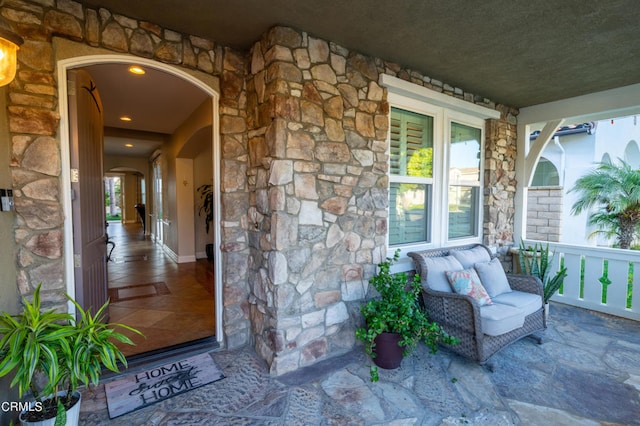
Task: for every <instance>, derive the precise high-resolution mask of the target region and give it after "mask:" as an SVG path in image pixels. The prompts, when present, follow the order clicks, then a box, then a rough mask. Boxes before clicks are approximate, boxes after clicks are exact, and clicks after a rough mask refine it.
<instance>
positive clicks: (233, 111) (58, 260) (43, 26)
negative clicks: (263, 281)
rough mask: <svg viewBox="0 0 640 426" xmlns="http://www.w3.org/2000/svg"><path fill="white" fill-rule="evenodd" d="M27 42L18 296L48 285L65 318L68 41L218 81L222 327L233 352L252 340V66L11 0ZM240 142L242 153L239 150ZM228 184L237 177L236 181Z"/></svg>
mask: <svg viewBox="0 0 640 426" xmlns="http://www.w3.org/2000/svg"><path fill="white" fill-rule="evenodd" d="M0 13H1V14H2V17H3V18H5V19H7V20H8V21H9V22H11V24H12V26H13V27H14V28H15V29H16V31H17V32H18V33H19V34H20V35H21V36H22V37H23V38H24V40H25V42H24V45H23V46H22V47H21V48H20V50H19V52H18V71H17V75H16V78H15V80H14V81H13V82H12V83H11V84H10V85H9V90H8V91H7V93H8V103H7V104H8V109H7V115H8V122H9V131H10V134H11V173H12V179H13V188H14V196H15V209H16V225H15V239H16V246H17V247H16V251H17V263H18V268H17V274H18V287H19V289H20V293H21V294H22V295H24V296H27V295H30V294H31V293H32V292H33V290H34V289H35V286H37V285H38V283H40V282H42V284H43V298H44V304H45V305H46V306H48V307H57V308H59V309H66V303H65V300H66V299H65V297H64V292H65V290H66V283H65V280H64V276H65V272H64V262H63V222H64V215H63V209H62V204H61V190H60V183H61V181H60V179H61V147H60V135H59V133H58V132H59V129H60V113H59V109H58V108H59V102H58V82H57V79H58V78H59V76H56V74H55V70H56V64H55V58H56V52H55V51H54V44H53V38H54V37H60V38H63V39H68V40H72V41H76V42H79V43H82V44H85V45H88V46H92V47H99V48H105V49H108V50H110V51H113V52H115V53H130V54H132V55H135V56H139V57H143V58H149V59H154V60H156V61H158V62H162V63H166V64H173V65H176V66H179V67H182V68H185V69H192V70H198V71H201V72H203V73H206V74H210V75H214V76H218V77H219V78H220V90H221V98H220V127H221V133H222V134H223V135H225V136H228V137H227V138H224V141H223V143H224V144H225V145H224V148H223V150H224V158H225V160H224V162H223V164H222V165H221V167H222V175H223V176H225V179H224V181H223V182H222V185H221V191H222V204H223V207H224V208H223V211H222V219H223V235H222V241H223V247H222V251H223V253H224V256H223V263H224V265H225V268H224V272H223V275H224V300H225V308H224V318H225V322H224V328H225V337H226V338H227V343H228V345H229V346H238V345H241V344H245V343H247V342H248V340H249V316H248V304H247V298H248V297H247V295H248V290H247V289H246V286H247V279H246V266H244V265H246V263H247V261H246V258H247V251H248V250H247V245H246V231H245V230H244V229H243V228H242V226H241V223H242V218H243V217H244V216H245V215H246V209H247V205H248V194H247V185H246V176H244V171H245V170H246V166H243V165H242V164H243V163H246V125H245V118H246V117H245V115H246V94H245V87H244V76H245V74H246V58H245V57H244V56H243V55H242V54H238V53H237V52H234V51H233V50H230V49H226V48H224V47H222V46H219V45H216V44H215V43H214V42H213V41H210V40H206V39H203V38H200V37H195V36H191V35H187V34H180V33H177V32H174V31H171V30H168V29H165V28H162V27H160V26H158V25H156V24H153V23H150V22H146V21H140V20H135V19H131V18H128V17H125V16H122V15H118V14H112V13H111V12H109V11H108V10H106V9H102V8H101V9H98V10H95V9H91V8H86V7H84V6H82V5H81V4H80V3H78V2H74V1H70V0H59V1H57V2H54V1H52V0H51V1H49V0H41V1H40V0H34V1H23V0H7V1H5V2H4V4H3V7H2V9H1V11H0ZM231 139H233V140H234V141H237V144H236V143H234V142H231ZM230 176H233V177H237V178H238V180H237V181H234V180H233V178H230Z"/></svg>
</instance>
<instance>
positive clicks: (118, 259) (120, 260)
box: [113, 254, 149, 263]
mask: <svg viewBox="0 0 640 426" xmlns="http://www.w3.org/2000/svg"><path fill="white" fill-rule="evenodd" d="M146 260H149V257H148V256H147V255H146V254H137V255H132V256H117V257H115V258H114V259H113V263H129V262H141V261H146Z"/></svg>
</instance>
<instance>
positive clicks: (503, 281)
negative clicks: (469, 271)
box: [475, 258, 511, 297]
mask: <svg viewBox="0 0 640 426" xmlns="http://www.w3.org/2000/svg"><path fill="white" fill-rule="evenodd" d="M475 269H476V272H477V273H478V277H480V282H481V283H482V285H483V287H484V288H485V290H487V293H489V296H490V297H496V296H497V295H499V294H502V293H508V292H510V291H511V287H510V286H509V280H508V279H507V274H505V273H504V268H503V267H502V264H501V263H500V260H499V259H498V258H495V259H493V260H492V261H491V262H479V263H476V266H475Z"/></svg>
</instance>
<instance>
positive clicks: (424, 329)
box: [356, 250, 458, 382]
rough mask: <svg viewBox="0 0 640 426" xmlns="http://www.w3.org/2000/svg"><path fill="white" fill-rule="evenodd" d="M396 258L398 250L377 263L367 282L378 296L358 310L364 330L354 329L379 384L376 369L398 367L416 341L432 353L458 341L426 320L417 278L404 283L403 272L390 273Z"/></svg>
mask: <svg viewBox="0 0 640 426" xmlns="http://www.w3.org/2000/svg"><path fill="white" fill-rule="evenodd" d="M399 256H400V250H396V252H395V254H394V256H393V258H387V259H386V260H385V261H383V262H381V263H379V264H378V268H379V272H378V273H377V274H376V275H375V276H373V277H372V278H371V279H370V280H369V283H370V284H371V285H372V286H373V288H374V289H376V290H377V292H378V293H379V295H380V296H379V297H377V298H374V299H371V300H369V301H368V302H367V303H365V304H364V305H362V306H361V307H360V312H361V313H362V315H363V317H364V320H365V327H360V328H358V329H357V330H356V337H357V338H358V339H359V340H361V341H363V342H364V345H365V351H366V352H367V354H368V355H369V356H371V358H372V359H373V361H374V363H375V364H376V365H374V366H371V381H372V382H376V381H378V368H377V367H378V366H379V367H382V368H386V369H393V368H397V367H399V366H400V363H401V362H402V357H403V356H406V355H409V354H410V353H411V351H412V350H413V349H414V348H415V347H416V345H417V344H418V342H419V341H424V342H425V344H426V345H427V346H428V347H429V348H430V349H431V352H432V353H435V352H436V351H437V346H438V343H446V344H450V345H452V344H456V343H458V339H456V338H455V337H452V336H449V335H448V334H447V333H446V332H445V331H444V330H443V329H442V328H441V327H440V326H439V325H438V324H436V323H435V322H431V321H429V318H428V316H427V312H426V311H425V310H424V308H423V307H422V306H420V303H419V301H418V296H419V294H420V291H421V285H420V276H419V275H417V274H416V275H415V276H414V278H413V280H412V281H411V282H410V283H407V275H406V274H405V273H404V272H403V273H398V274H392V273H391V266H392V265H393V263H394V262H396V261H397V260H398V258H399Z"/></svg>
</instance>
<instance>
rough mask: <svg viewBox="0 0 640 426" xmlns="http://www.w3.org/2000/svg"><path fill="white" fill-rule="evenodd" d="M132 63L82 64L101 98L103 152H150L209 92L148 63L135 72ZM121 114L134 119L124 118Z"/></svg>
mask: <svg viewBox="0 0 640 426" xmlns="http://www.w3.org/2000/svg"><path fill="white" fill-rule="evenodd" d="M132 64H133V63H132ZM128 68H129V64H99V65H91V66H87V67H85V68H84V69H85V70H87V71H88V72H89V73H90V74H91V76H92V77H93V79H94V81H95V83H96V86H97V88H98V91H99V93H100V98H101V100H102V107H103V109H104V125H105V154H107V155H126V156H139V157H148V156H149V155H150V154H151V153H152V152H153V151H154V150H155V149H157V148H158V147H159V146H160V144H161V143H162V140H163V138H165V137H167V135H170V134H172V133H173V132H174V131H175V130H176V129H177V128H178V127H179V126H180V125H181V124H182V123H183V122H184V121H185V120H186V119H187V118H188V117H189V116H190V115H191V113H192V112H193V111H194V110H195V109H196V108H197V107H198V106H200V104H202V102H204V100H205V99H207V97H208V95H207V94H206V93H205V92H203V91H202V90H200V89H198V88H197V87H196V86H194V85H192V84H190V83H188V82H186V81H185V80H183V79H181V78H179V77H176V76H173V75H171V74H168V73H165V72H163V71H159V70H157V69H153V68H145V71H146V73H145V74H144V75H134V74H132V73H130V72H129V71H128ZM123 115H126V116H129V117H131V119H132V121H130V122H124V121H121V120H120V117H121V116H123ZM125 144H131V145H133V146H132V147H126V146H125Z"/></svg>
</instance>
